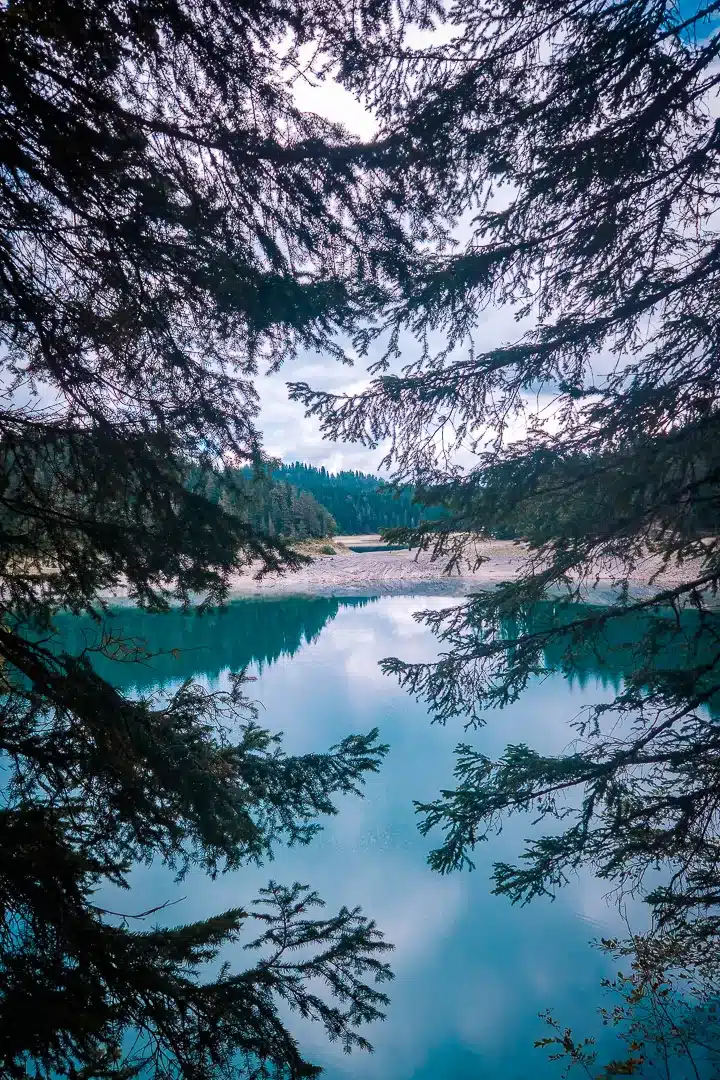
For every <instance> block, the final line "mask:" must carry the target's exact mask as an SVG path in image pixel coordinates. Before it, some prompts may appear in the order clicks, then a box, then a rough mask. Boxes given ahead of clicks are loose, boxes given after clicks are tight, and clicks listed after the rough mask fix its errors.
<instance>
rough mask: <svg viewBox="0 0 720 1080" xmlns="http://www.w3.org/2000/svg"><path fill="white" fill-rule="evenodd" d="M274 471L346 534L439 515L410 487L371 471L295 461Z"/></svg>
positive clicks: (415, 522)
mask: <svg viewBox="0 0 720 1080" xmlns="http://www.w3.org/2000/svg"><path fill="white" fill-rule="evenodd" d="M274 475H275V476H276V477H277V478H282V479H285V480H287V481H289V482H290V483H291V484H292V485H293V487H295V488H297V489H299V490H300V491H302V492H307V493H308V494H310V495H312V496H313V498H314V499H315V500H316V501H317V502H318V503H321V504H322V506H323V507H324V508H325V509H326V510H327V511H329V513H330V514H332V517H333V520H334V522H335V525H336V527H337V530H338V531H339V532H341V533H346V534H349V535H352V534H354V533H375V532H379V531H380V530H381V529H393V528H399V527H400V526H403V525H405V526H409V525H418V524H419V523H420V522H421V521H422V520H425V519H427V518H435V517H437V516H439V515H438V512H437V510H436V508H435V507H432V508H428V507H423V506H421V505H420V504H419V503H418V502H417V500H416V499H415V492H414V491H413V489H412V488H410V487H408V486H407V485H406V486H402V487H400V488H398V489H395V488H393V487H392V486H391V485H390V484H387V483H383V482H382V481H381V480H380V479H379V478H378V477H377V476H373V475H371V474H370V473H363V472H358V471H350V470H343V471H341V472H338V473H329V472H328V471H327V469H326V468H325V466H324V465H323V466H321V467H320V468H319V469H317V468H315V467H314V466H313V465H304V464H303V463H302V462H300V461H295V462H293V464H292V465H281V466H280V467H279V468H278V469H276V470H275V473H274Z"/></svg>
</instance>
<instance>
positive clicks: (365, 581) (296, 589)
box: [232, 536, 689, 596]
mask: <svg viewBox="0 0 720 1080" xmlns="http://www.w3.org/2000/svg"><path fill="white" fill-rule="evenodd" d="M374 542H378V543H379V542H380V538H379V537H371V536H362V537H360V536H357V537H338V538H337V544H336V547H337V550H339V551H340V553H339V554H334V555H322V554H320V555H317V556H316V557H315V559H314V561H313V562H312V563H311V564H310V565H309V566H306V567H303V568H302V569H301V570H298V571H296V572H294V573H286V574H282V575H280V574H268V575H267V576H266V577H264V578H261V579H260V580H258V579H257V578H255V577H254V575H253V573H252V572H251V571H248V572H247V573H245V574H238V575H236V576H235V577H234V578H233V581H232V593H233V594H234V595H236V596H244V595H256V596H257V595H268V596H272V595H283V594H286V595H302V594H311V595H325V596H349V595H350V596H352V595H358V596H360V595H365V596H369V595H378V594H382V593H416V594H418V595H422V594H425V595H429V594H433V595H440V594H448V595H451V596H462V595H466V594H467V593H468V592H473V591H476V590H477V589H479V588H483V587H484V586H487V585H489V584H497V583H498V582H501V581H508V580H512V579H513V578H515V577H516V575H517V574H518V573H519V572H520V570H521V569H522V567H523V565H524V564H525V563H526V561H527V557H528V556H527V550H526V548H525V547H524V546H523V545H522V544H517V543H514V542H512V541H507V540H492V541H483V542H481V543H478V544H477V545H476V548H475V550H476V551H477V554H478V555H481V556H482V557H483V558H484V559H486V560H487V561H485V562H483V563H482V565H481V566H480V567H479V568H478V569H471V566H470V564H467V565H466V566H465V567H463V568H462V569H461V572H460V573H458V572H454V573H452V574H448V573H447V571H446V566H445V563H446V561H445V560H442V559H437V560H433V559H432V557H431V555H430V554H428V553H425V552H416V551H392V552H391V551H375V552H365V553H355V552H351V551H349V550H347V547H348V545H349V544H353V543H363V544H368V545H370V544H372V543H374ZM657 569H658V563H657V560H655V559H653V558H648V559H647V560H646V561H645V562H644V563H643V564H642V565H641V566H639V567H638V568H637V570H636V572H635V574H634V575H633V582H634V583H635V584H636V585H637V586H638V588H642V587H644V586H647V584H648V582H649V581H650V579H651V577H652V576H653V574H654V573H656V572H657ZM688 572H689V571H688V567H687V566H686V567H684V568H683V569H682V571H681V570H680V569H677V568H673V569H670V570H668V571H665V572H664V573H663V574H662V575H660V576H659V577H658V578H657V581H656V582H655V587H656V588H657V587H658V586H660V587H671V586H673V585H675V584H678V583H680V582H681V581H682V580H683V577H685V578H687V575H688ZM616 576H617V568H616V567H613V566H612V565H608V566H605V567H603V568H602V572H601V574H600V579H601V580H600V588H603V586H605V587H606V588H608V589H609V588H610V587H611V584H612V581H613V579H614V578H615V577H616Z"/></svg>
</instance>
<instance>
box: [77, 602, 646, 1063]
mask: <svg viewBox="0 0 720 1080" xmlns="http://www.w3.org/2000/svg"><path fill="white" fill-rule="evenodd" d="M450 602H452V601H449V600H448V598H447V597H444V598H436V599H432V598H428V597H427V596H423V597H422V598H421V599H417V598H413V597H408V596H395V597H392V596H390V597H388V596H384V597H381V598H379V599H375V600H365V599H359V598H352V599H337V598H327V597H316V598H284V599H254V598H253V599H246V600H242V601H238V602H235V603H233V604H231V605H230V606H229V607H228V609H227V610H226V611H225V612H224V613H220V614H213V615H207V616H204V617H202V618H198V617H196V616H194V615H191V614H190V615H187V614H182V613H181V612H173V613H171V614H168V615H153V616H149V615H146V614H143V613H141V612H138V611H136V610H134V609H131V608H127V607H126V608H120V609H118V610H117V611H116V612H115V613H114V614H113V616H112V619H111V620H110V625H111V626H112V627H113V628H114V629H115V630H116V631H120V630H122V632H124V633H125V634H127V635H131V636H134V637H136V638H138V639H144V640H145V641H146V642H147V644H148V647H149V648H150V649H151V650H155V649H158V648H163V649H164V650H166V652H165V654H164V655H162V656H160V657H158V658H156V659H155V660H154V661H153V662H152V663H150V664H147V665H144V666H138V665H135V664H132V665H130V664H113V663H111V662H110V661H101V667H102V670H103V673H104V674H105V675H108V676H109V677H111V678H112V679H113V681H114V682H115V683H117V684H118V685H120V686H122V687H123V688H124V689H125V690H127V691H129V692H136V693H137V692H143V693H146V692H148V691H149V690H151V689H152V688H153V687H163V686H164V687H169V686H172V685H175V684H178V683H179V682H180V681H182V680H183V679H185V678H188V677H190V676H193V677H197V678H199V679H201V680H203V681H204V682H205V683H206V684H207V685H208V686H210V687H215V688H218V687H222V686H224V685H226V684H227V678H228V673H229V672H230V671H235V670H238V669H239V668H242V667H245V666H249V668H250V671H251V672H252V673H253V674H255V675H256V676H258V681H257V682H256V683H255V684H253V687H252V695H253V697H255V698H256V699H257V700H258V701H259V702H260V703H261V706H262V708H261V722H262V723H264V724H265V725H266V726H268V727H269V728H271V729H273V730H282V731H283V732H284V734H285V746H286V748H287V750H288V751H289V752H291V753H302V752H306V751H319V750H323V749H325V748H327V747H328V746H330V745H331V744H333V743H335V742H337V741H339V740H340V739H341V738H343V737H344V736H346V735H347V734H349V733H351V732H364V731H367V730H369V729H370V728H372V727H375V726H377V727H378V728H379V729H380V735H381V739H382V741H384V742H387V743H389V744H390V748H391V749H390V752H389V755H388V757H387V759H386V761H385V763H384V765H383V767H382V769H381V771H380V773H379V774H378V775H377V776H375V777H373V778H371V780H370V781H369V782H368V785H367V787H366V794H365V798H364V799H362V800H361V799H356V798H345V799H343V800H342V801H341V803H340V804H339V808H340V812H339V814H338V815H337V816H336V817H335V818H331V819H329V820H328V821H327V822H326V826H325V830H324V832H323V833H322V834H321V835H320V836H319V837H318V838H316V840H315V841H314V842H313V844H312V845H311V847H310V848H301V849H296V850H280V851H279V852H278V853H277V858H276V860H275V862H274V863H273V864H271V865H270V866H269V867H262V868H259V869H258V868H254V867H253V868H249V869H246V870H243V871H241V872H238V873H233V874H230V875H226V876H225V877H223V878H221V879H219V880H217V881H215V882H212V881H209V880H208V879H207V878H205V877H204V876H203V875H201V874H195V875H190V877H189V878H188V879H187V880H186V881H185V882H183V883H182V884H181V885H175V884H174V883H173V882H172V879H171V878H170V877H169V876H168V874H167V873H165V872H164V871H163V870H162V869H161V868H157V869H155V868H153V869H150V870H142V871H140V872H138V873H137V874H136V875H135V876H134V883H133V884H134V890H135V895H134V897H133V900H134V903H135V904H137V905H138V909H142V908H144V907H150V906H152V905H153V904H158V903H162V902H164V901H166V900H174V899H177V898H178V897H180V896H185V897H186V899H185V900H184V901H183V902H182V904H180V905H178V906H177V907H175V908H174V909H171V910H172V918H173V920H174V921H176V922H179V921H189V920H192V919H196V918H203V917H206V916H208V915H210V914H212V913H214V912H217V911H219V910H223V909H226V908H228V907H230V906H235V905H242V904H246V903H248V902H249V901H250V900H251V899H252V898H253V896H254V895H255V894H256V891H257V889H258V887H261V886H262V885H264V884H265V883H266V881H267V880H268V878H270V877H273V878H275V879H276V880H278V881H281V882H285V883H288V884H289V883H291V882H293V881H295V880H299V881H301V882H303V883H307V884H310V885H311V886H312V887H313V888H315V889H317V890H318V891H319V892H320V894H321V895H322V896H323V897H324V899H325V900H326V901H327V903H328V908H329V909H334V908H337V907H339V906H340V905H342V904H346V905H348V906H354V905H355V904H361V905H362V907H363V909H364V911H365V912H366V913H367V914H368V915H371V916H372V917H373V918H375V919H376V920H377V922H378V923H379V925H380V927H381V928H382V929H383V931H384V932H385V934H386V936H387V937H388V939H389V940H390V941H392V942H394V943H395V946H396V951H395V953H394V955H393V956H392V957H391V961H392V966H393V968H394V971H395V976H396V977H395V981H394V982H393V983H392V984H390V988H389V992H390V994H391V997H392V1004H391V1007H390V1010H389V1013H388V1017H387V1019H386V1021H385V1022H384V1023H382V1024H378V1025H375V1026H374V1027H373V1028H372V1029H370V1030H368V1032H366V1033H367V1034H368V1037H369V1038H370V1039H371V1041H372V1042H373V1043H374V1045H375V1053H374V1054H373V1055H367V1054H362V1053H357V1052H356V1053H354V1054H352V1055H351V1056H345V1055H344V1054H343V1053H342V1052H341V1051H340V1050H339V1049H337V1048H336V1047H334V1046H333V1045H332V1044H328V1043H327V1041H326V1039H325V1037H324V1034H323V1032H322V1031H321V1030H320V1029H319V1028H318V1027H317V1026H314V1025H310V1024H308V1025H304V1024H302V1023H298V1021H297V1020H295V1021H293V1026H294V1028H295V1030H297V1032H298V1034H299V1035H300V1038H301V1041H302V1045H303V1048H304V1050H305V1053H306V1054H307V1055H308V1056H310V1057H311V1059H312V1060H314V1061H317V1062H318V1063H320V1064H323V1065H324V1066H325V1067H326V1070H327V1073H326V1075H327V1076H328V1077H329V1080H353V1078H357V1080H381V1078H382V1080H480V1078H492V1080H499V1078H500V1077H502V1078H503V1080H516V1078H517V1080H529V1078H531V1077H532V1078H535V1077H540V1078H545V1077H559V1076H560V1067H559V1066H558V1065H557V1064H549V1063H548V1062H547V1060H546V1057H545V1055H544V1052H543V1051H540V1050H536V1049H534V1048H533V1045H532V1044H533V1040H534V1039H536V1038H539V1037H541V1036H542V1035H543V1034H544V1033H545V1032H544V1029H543V1025H542V1023H541V1022H540V1021H539V1020H538V1017H537V1014H538V1012H540V1011H541V1010H544V1009H546V1008H551V1009H552V1010H553V1011H554V1012H555V1014H556V1015H557V1017H558V1018H559V1019H560V1020H561V1021H562V1023H563V1024H569V1025H571V1026H572V1027H573V1028H574V1029H575V1030H576V1033H577V1034H579V1035H586V1034H591V1033H598V1024H597V1021H596V1018H595V1010H596V1007H597V1005H598V1004H599V1003H600V1001H601V990H600V987H599V983H600V980H601V978H602V977H603V975H605V974H607V967H606V961H605V960H604V959H603V957H602V956H601V955H600V954H599V953H598V952H597V951H596V950H594V949H592V948H590V947H589V945H588V941H589V939H591V938H594V937H599V936H601V935H603V936H607V935H608V934H611V933H613V932H621V931H622V926H621V924H620V922H619V920H618V917H617V916H616V914H615V912H614V909H613V908H612V907H610V906H608V904H607V903H606V901H605V899H604V895H603V894H604V890H605V886H603V884H602V883H598V882H596V881H594V880H593V879H592V878H591V877H589V876H587V877H582V878H580V879H578V880H577V881H574V882H573V883H571V885H570V886H568V887H567V888H566V889H565V890H564V891H563V892H561V893H560V895H559V896H558V899H557V900H556V901H555V902H554V903H550V902H549V901H546V900H537V901H535V902H534V903H533V904H532V905H530V906H529V907H525V908H513V907H512V906H511V905H510V904H509V903H508V901H506V900H505V899H503V898H497V897H493V896H491V895H490V884H489V870H490V866H491V864H492V862H493V861H495V860H497V859H499V858H505V859H512V858H514V857H515V856H516V854H517V853H518V851H519V849H520V845H521V843H522V839H523V837H524V836H525V835H527V834H528V833H529V831H530V825H529V823H528V822H527V821H526V820H523V819H520V820H515V821H513V822H511V823H510V824H509V825H508V827H507V828H506V829H504V830H503V833H502V834H501V835H500V836H498V837H497V838H496V839H494V840H493V841H492V842H490V843H488V844H486V845H484V847H483V848H482V849H481V850H480V851H479V852H478V857H477V870H476V871H475V872H474V873H472V874H468V873H462V874H455V875H450V876H449V877H440V876H438V875H437V874H435V873H433V872H431V871H430V869H429V868H428V867H427V865H426V863H425V859H426V855H427V852H428V850H429V848H430V846H431V844H432V838H423V837H421V836H420V835H419V833H418V832H417V827H416V820H415V815H414V812H413V807H412V801H413V799H420V800H428V799H431V798H433V797H435V796H436V795H437V793H438V791H439V790H440V788H442V787H447V786H449V785H450V783H451V773H452V766H453V747H454V746H455V745H456V743H457V742H458V741H461V740H463V741H474V742H475V743H477V744H478V745H480V746H481V747H482V748H483V750H484V751H485V752H486V753H488V754H490V755H495V754H498V753H500V752H501V750H502V748H503V747H504V745H505V744H506V743H507V742H511V741H513V742H517V741H527V742H529V743H530V744H531V745H532V746H534V747H536V748H537V749H538V750H540V751H551V752H552V751H560V750H562V749H563V748H564V747H565V746H566V744H567V742H568V740H569V731H568V728H567V723H568V721H569V720H570V719H571V718H572V717H574V716H576V715H577V713H578V712H579V710H580V708H581V707H582V705H583V704H585V703H590V702H594V701H597V700H600V699H602V698H603V697H605V698H607V697H609V696H610V694H611V686H612V685H613V684H617V682H618V680H619V678H620V677H621V675H622V657H620V658H617V657H616V658H615V659H612V657H605V658H603V657H598V656H597V654H596V655H595V656H594V658H593V659H592V661H590V660H588V662H587V664H585V665H582V664H581V665H580V668H581V670H580V672H579V676H578V677H574V678H572V677H571V678H568V677H567V675H568V673H567V672H566V673H563V672H561V671H559V672H558V673H556V674H553V675H551V676H549V677H547V678H545V679H543V680H542V681H536V682H535V683H534V684H533V685H532V687H531V689H530V690H529V692H528V693H527V694H526V695H525V696H524V697H523V698H522V700H521V701H520V702H519V703H517V704H516V705H514V706H512V707H510V708H508V709H506V710H504V711H503V712H502V713H497V714H494V715H492V716H491V718H490V719H491V722H490V723H489V725H488V726H487V727H486V728H484V729H483V730H481V731H479V732H478V733H476V734H468V733H465V732H464V731H463V729H462V725H461V724H459V723H458V724H457V726H455V727H454V728H451V727H447V728H442V727H438V726H432V725H431V724H430V723H429V720H428V716H427V713H426V711H425V709H424V707H423V706H422V705H421V704H419V703H417V702H414V701H412V700H411V699H409V698H408V697H407V695H406V694H405V693H404V692H403V691H401V690H400V689H399V688H398V687H397V686H396V685H395V683H394V682H393V681H392V680H391V679H390V678H389V677H387V676H384V675H382V673H381V672H380V670H379V668H378V660H379V659H380V658H381V657H384V656H388V655H400V656H402V657H403V658H406V659H410V660H413V659H414V660H419V659H424V658H430V657H432V656H433V655H434V653H435V648H436V646H435V642H434V640H433V639H432V637H431V635H430V634H429V633H428V631H427V630H425V629H424V628H423V627H422V626H418V624H417V623H416V622H415V621H414V620H413V618H412V612H413V611H415V610H417V609H418V608H419V607H423V608H427V607H431V606H435V607H440V606H447V605H448V603H450ZM59 621H60V628H61V630H62V632H63V638H64V642H65V644H66V645H67V646H69V647H70V648H71V649H72V650H77V649H78V648H82V647H83V645H84V644H92V643H93V639H96V638H97V629H96V628H95V627H93V625H92V624H91V623H89V622H87V621H84V620H77V619H71V618H70V617H62V618H61V619H60V620H59ZM169 650H175V651H174V652H172V653H171V652H170V651H169ZM557 666H558V667H562V663H561V658H560V657H558V658H557ZM125 903H127V900H126V901H125ZM636 914H637V913H636ZM637 917H638V918H639V916H637ZM230 959H231V960H232V961H233V962H234V963H236V964H237V965H238V966H246V965H247V963H248V954H246V953H243V952H242V951H241V950H239V949H238V950H237V952H236V953H235V955H233V954H232V953H231V954H230ZM600 1034H601V1033H600Z"/></svg>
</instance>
